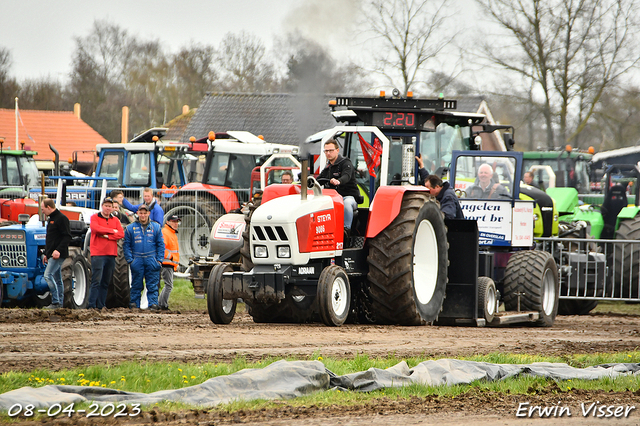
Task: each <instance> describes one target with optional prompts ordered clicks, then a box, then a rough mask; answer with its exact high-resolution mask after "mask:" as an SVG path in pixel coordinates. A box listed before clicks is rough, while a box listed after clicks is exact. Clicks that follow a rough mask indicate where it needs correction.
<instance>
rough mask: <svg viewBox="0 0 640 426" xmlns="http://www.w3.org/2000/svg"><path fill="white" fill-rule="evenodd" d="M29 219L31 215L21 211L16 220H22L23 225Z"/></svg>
mask: <svg viewBox="0 0 640 426" xmlns="http://www.w3.org/2000/svg"><path fill="white" fill-rule="evenodd" d="M29 219H31V216H29V215H28V214H26V213H22V214H19V215H18V222H22V224H23V225H24V224H25V223H27V222H29Z"/></svg>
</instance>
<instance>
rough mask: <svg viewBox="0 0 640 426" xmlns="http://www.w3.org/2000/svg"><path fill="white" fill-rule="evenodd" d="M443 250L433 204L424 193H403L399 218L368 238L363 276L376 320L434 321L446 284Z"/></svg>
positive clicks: (444, 241)
mask: <svg viewBox="0 0 640 426" xmlns="http://www.w3.org/2000/svg"><path fill="white" fill-rule="evenodd" d="M447 252H448V244H447V232H446V227H445V225H444V219H443V217H442V213H441V212H440V208H439V207H438V204H437V203H436V202H434V201H433V199H432V198H431V197H430V196H429V195H428V194H425V193H422V192H407V193H405V194H404V197H403V199H402V205H401V207H400V213H399V214H398V216H397V217H396V218H395V219H394V220H393V222H391V224H390V225H389V226H387V228H386V229H385V230H383V231H382V232H380V233H379V234H378V235H377V236H376V237H375V238H373V239H372V240H371V242H370V249H369V255H368V257H367V261H368V263H369V273H368V275H367V278H368V283H369V294H370V296H371V305H372V306H371V307H372V310H373V313H374V315H375V318H376V321H377V322H380V323H383V324H400V325H420V324H425V323H430V322H433V321H435V320H436V319H437V318H438V315H439V313H440V311H441V310H442V303H443V301H444V298H445V290H446V287H447V267H448V263H449V260H448V253H447Z"/></svg>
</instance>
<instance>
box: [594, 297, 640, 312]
mask: <svg viewBox="0 0 640 426" xmlns="http://www.w3.org/2000/svg"><path fill="white" fill-rule="evenodd" d="M591 312H594V313H601V314H625V315H629V314H632V315H638V314H640V304H637V303H625V302H608V301H604V300H601V301H599V302H598V306H596V307H595V308H594V309H593V311H591Z"/></svg>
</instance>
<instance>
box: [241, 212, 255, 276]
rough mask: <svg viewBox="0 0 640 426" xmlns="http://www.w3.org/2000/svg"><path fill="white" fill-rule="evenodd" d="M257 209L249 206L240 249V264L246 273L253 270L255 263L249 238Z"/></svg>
mask: <svg viewBox="0 0 640 426" xmlns="http://www.w3.org/2000/svg"><path fill="white" fill-rule="evenodd" d="M256 208H257V206H256V205H253V204H250V205H249V214H247V215H246V216H245V217H244V223H245V226H244V231H243V232H242V248H241V249H240V262H241V263H242V269H243V270H244V271H250V270H252V269H253V261H252V260H251V244H250V241H249V236H250V235H251V216H253V212H254V211H255V209H256Z"/></svg>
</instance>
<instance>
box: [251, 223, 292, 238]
mask: <svg viewBox="0 0 640 426" xmlns="http://www.w3.org/2000/svg"><path fill="white" fill-rule="evenodd" d="M252 228H253V235H254V240H258V241H289V238H288V237H287V233H286V232H284V229H283V228H282V226H252Z"/></svg>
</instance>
